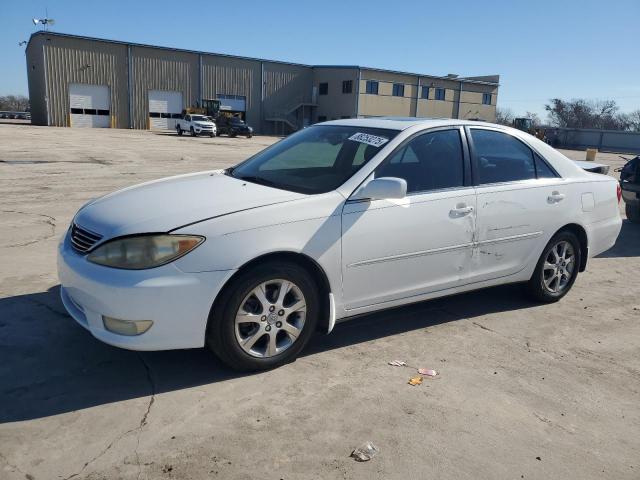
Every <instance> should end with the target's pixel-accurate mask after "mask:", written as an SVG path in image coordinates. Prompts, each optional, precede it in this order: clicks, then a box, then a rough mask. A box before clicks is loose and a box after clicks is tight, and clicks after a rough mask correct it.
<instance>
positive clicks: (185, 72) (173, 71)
mask: <svg viewBox="0 0 640 480" xmlns="http://www.w3.org/2000/svg"><path fill="white" fill-rule="evenodd" d="M131 57H132V60H131V63H132V74H133V76H132V79H131V90H132V100H133V112H134V116H133V128H141V129H145V128H148V125H149V90H171V91H176V92H182V104H183V105H184V107H191V106H195V105H196V103H197V101H198V98H197V96H198V55H197V54H195V53H187V52H176V51H173V50H161V49H154V48H146V47H135V46H134V47H131Z"/></svg>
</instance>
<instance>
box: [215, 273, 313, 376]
mask: <svg viewBox="0 0 640 480" xmlns="http://www.w3.org/2000/svg"><path fill="white" fill-rule="evenodd" d="M319 312H320V299H319V295H318V287H317V285H316V284H315V282H314V281H313V278H312V277H311V275H310V274H309V273H308V272H307V271H306V270H305V269H304V268H302V267H300V266H299V265H297V264H295V263H267V264H264V265H260V266H257V267H254V268H252V269H250V270H247V271H246V272H243V273H241V274H240V275H239V276H238V277H236V278H235V279H234V280H232V281H231V283H230V284H229V285H228V286H227V287H225V289H224V291H223V292H222V293H221V295H220V298H218V300H217V301H216V305H215V306H214V308H213V309H212V311H211V314H210V316H209V323H208V325H207V338H206V339H207V345H208V346H209V348H210V349H211V350H213V352H214V353H215V354H216V355H217V356H218V357H219V358H220V359H221V360H222V361H223V362H224V363H226V364H227V365H228V366H229V367H231V368H233V369H234V370H242V371H256V370H266V369H270V368H275V367H278V366H280V365H283V364H285V363H289V362H291V361H293V360H294V359H295V358H296V357H297V356H298V354H299V353H300V351H301V350H302V349H303V348H304V346H305V345H306V344H307V342H308V341H309V339H310V338H311V336H312V334H313V332H314V331H315V329H316V324H317V322H318V316H319Z"/></svg>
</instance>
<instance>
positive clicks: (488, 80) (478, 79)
mask: <svg viewBox="0 0 640 480" xmlns="http://www.w3.org/2000/svg"><path fill="white" fill-rule="evenodd" d="M46 35H49V36H54V37H61V38H74V39H78V40H87V41H93V42H104V43H112V44H116V45H126V46H132V47H141V48H155V49H159V50H168V51H172V52H182V53H192V54H196V55H216V56H219V57H226V58H234V59H239V60H251V61H257V62H268V63H276V64H279V65H291V66H296V67H306V68H344V69H358V70H371V71H376V72H385V73H395V74H399V75H412V76H415V77H428V78H435V79H438V80H450V81H454V82H462V83H475V84H481V85H493V86H499V85H500V84H499V81H500V75H482V76H467V77H451V76H446V75H430V74H422V73H415V72H403V71H401V70H390V69H384V68H376V67H365V66H359V65H310V64H306V63H296V62H287V61H284V60H270V59H267V58H258V57H246V56H243V55H231V54H228V53H218V52H205V51H202V50H189V49H186V48H174V47H165V46H161V45H150V44H146V43H137V42H126V41H123V40H111V39H108V38H97V37H87V36H85V35H75V34H71V33H62V32H51V31H45V30H37V31H35V32H33V33H32V34H31V36H30V37H29V42H28V43H27V48H28V47H29V45H30V44H31V40H32V39H33V38H34V37H36V36H46Z"/></svg>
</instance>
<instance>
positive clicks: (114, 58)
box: [40, 35, 129, 128]
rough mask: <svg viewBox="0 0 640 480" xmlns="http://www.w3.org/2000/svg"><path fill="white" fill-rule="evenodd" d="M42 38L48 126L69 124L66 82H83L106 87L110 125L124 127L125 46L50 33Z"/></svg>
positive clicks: (126, 109) (127, 121) (126, 123)
mask: <svg viewBox="0 0 640 480" xmlns="http://www.w3.org/2000/svg"><path fill="white" fill-rule="evenodd" d="M43 37H44V39H43V40H42V41H43V43H44V48H45V51H44V56H45V62H46V69H47V76H46V78H47V84H48V92H49V102H48V103H49V105H48V107H49V121H50V123H51V125H54V126H61V127H62V126H69V84H70V83H86V84H92V85H107V86H108V87H109V91H110V96H111V108H110V114H111V116H112V118H113V121H114V126H115V127H117V128H127V127H128V126H129V107H128V99H127V47H126V46H125V45H119V44H114V43H107V42H95V41H90V40H84V39H78V38H65V37H56V36H53V35H52V36H50V37H49V36H46V35H44V36H43ZM43 37H40V38H41V39H42V38H43Z"/></svg>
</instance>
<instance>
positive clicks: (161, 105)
mask: <svg viewBox="0 0 640 480" xmlns="http://www.w3.org/2000/svg"><path fill="white" fill-rule="evenodd" d="M181 114H182V92H171V91H168V90H150V91H149V128H150V129H151V130H173V129H174V128H176V119H178V118H180V116H181Z"/></svg>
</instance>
